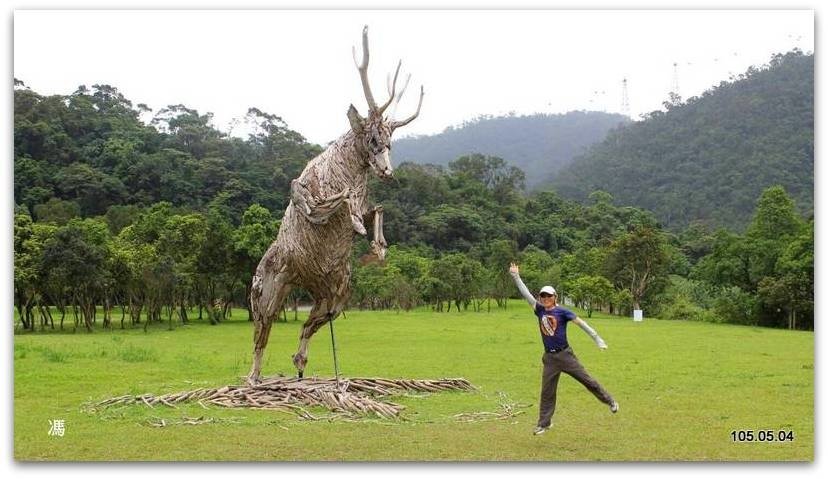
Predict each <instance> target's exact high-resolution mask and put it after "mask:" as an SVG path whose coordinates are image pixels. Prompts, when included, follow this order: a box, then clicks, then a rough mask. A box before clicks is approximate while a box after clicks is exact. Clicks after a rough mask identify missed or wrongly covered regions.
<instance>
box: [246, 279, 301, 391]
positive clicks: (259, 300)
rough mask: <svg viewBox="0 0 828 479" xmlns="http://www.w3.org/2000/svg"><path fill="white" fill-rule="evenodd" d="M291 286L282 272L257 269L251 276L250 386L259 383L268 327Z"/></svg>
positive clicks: (268, 334) (268, 331)
mask: <svg viewBox="0 0 828 479" xmlns="http://www.w3.org/2000/svg"><path fill="white" fill-rule="evenodd" d="M291 288H292V285H291V284H290V283H289V282H288V275H287V274H286V273H284V272H281V273H274V272H272V271H262V268H259V269H258V270H257V271H256V275H255V276H253V285H252V287H251V288H250V309H251V312H252V313H253V327H254V331H253V365H252V366H251V368H250V374H249V375H248V376H247V382H248V384H250V385H253V384H256V383H258V382H259V376H260V374H261V370H262V355H263V354H264V350H265V348H266V347H267V340H268V338H269V337H270V327H271V325H272V324H273V320H274V319H276V316H277V315H278V313H279V311H280V310H281V309H282V303H284V301H285V298H286V297H287V295H288V293H290V290H291Z"/></svg>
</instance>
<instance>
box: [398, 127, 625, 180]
mask: <svg viewBox="0 0 828 479" xmlns="http://www.w3.org/2000/svg"><path fill="white" fill-rule="evenodd" d="M628 121H629V119H628V118H627V117H625V116H623V115H618V114H615V113H604V112H595V111H589V112H587V111H573V112H569V113H565V114H561V115H549V114H536V115H526V116H518V115H509V116H499V117H492V116H482V117H479V118H476V119H475V120H472V121H468V122H466V123H464V124H462V125H459V126H456V127H449V128H446V130H445V131H443V132H442V133H439V134H436V135H423V136H415V137H408V138H401V139H399V140H397V141H395V142H394V155H395V157H396V158H397V159H398V160H400V161H411V162H414V163H421V164H423V163H432V164H437V165H443V166H447V165H448V164H449V162H451V161H454V160H455V159H457V158H458V157H460V156H464V155H469V154H473V153H480V154H483V155H491V156H497V157H499V158H503V159H504V160H506V161H507V162H508V163H509V164H510V165H512V166H516V167H518V168H520V169H522V170H523V171H525V172H526V175H527V176H526V185H527V186H528V187H529V188H536V187H538V186H540V185H541V184H542V183H544V182H546V181H548V179H549V175H550V174H553V173H555V172H557V171H558V170H559V169H560V168H562V167H563V166H565V165H567V164H569V163H570V162H571V161H572V159H573V158H574V157H576V156H577V155H579V154H582V153H583V152H584V151H585V150H586V148H587V147H588V146H590V145H592V144H593V143H597V142H599V141H601V140H603V139H604V137H605V136H606V135H607V132H609V131H610V130H611V129H612V128H615V127H616V126H618V125H619V124H623V123H626V122H628Z"/></svg>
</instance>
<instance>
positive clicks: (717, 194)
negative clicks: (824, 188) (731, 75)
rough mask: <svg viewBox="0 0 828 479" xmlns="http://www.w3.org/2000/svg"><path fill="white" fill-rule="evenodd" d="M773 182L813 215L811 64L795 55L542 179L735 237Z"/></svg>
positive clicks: (617, 136) (577, 195)
mask: <svg viewBox="0 0 828 479" xmlns="http://www.w3.org/2000/svg"><path fill="white" fill-rule="evenodd" d="M776 184H779V185H782V186H783V187H784V188H785V189H786V191H787V192H788V194H789V195H790V196H791V197H792V198H793V199H794V200H795V201H796V203H797V206H798V207H799V208H800V210H801V212H802V213H805V214H808V213H809V212H812V211H813V207H814V203H813V195H814V57H813V55H805V54H802V53H801V52H799V51H793V52H790V53H787V54H785V55H782V54H778V55H775V56H774V57H773V58H772V59H771V62H770V63H769V64H768V65H765V66H762V67H759V68H754V67H751V68H750V69H749V70H748V71H747V72H746V73H744V74H743V75H740V76H739V77H738V78H737V79H735V80H734V81H732V82H722V83H721V84H720V85H719V86H718V87H715V88H713V89H711V90H709V91H707V92H705V93H704V94H703V95H702V96H701V97H694V98H691V99H689V100H688V101H687V102H686V103H678V104H673V105H671V106H670V107H669V108H668V111H667V112H653V113H651V114H650V115H649V117H648V118H647V119H646V120H644V121H640V122H635V123H630V124H628V125H626V126H624V127H622V128H619V129H617V130H615V131H613V132H612V133H610V134H609V135H608V136H607V137H606V139H605V140H604V141H602V142H601V143H599V144H597V145H594V146H593V147H592V148H591V149H590V150H589V151H588V152H587V153H586V154H585V155H583V156H581V157H579V158H576V159H575V161H573V162H572V163H571V164H569V165H568V167H566V168H564V169H563V170H562V171H560V172H559V174H557V175H556V176H555V177H554V178H551V186H552V187H553V188H555V189H556V190H558V191H559V192H560V193H561V194H562V195H564V196H568V197H570V198H574V199H585V198H586V197H587V196H588V195H589V194H590V193H591V192H592V191H594V190H604V191H607V192H609V193H610V194H612V195H613V196H614V197H615V200H616V203H617V204H624V205H634V206H638V207H641V208H646V209H649V210H651V211H653V212H655V213H656V214H657V215H658V217H659V218H660V219H661V221H663V222H664V224H665V225H666V226H668V227H670V228H680V227H682V226H684V225H687V224H688V223H689V222H690V221H692V220H696V219H700V220H704V221H706V222H708V223H710V224H712V225H715V226H725V227H728V228H732V229H736V230H740V229H742V228H743V227H744V226H745V225H746V224H747V222H748V221H749V219H750V215H751V213H752V212H753V210H754V206H755V202H756V198H758V197H759V195H760V194H761V192H762V190H763V189H765V188H767V187H768V186H771V185H776Z"/></svg>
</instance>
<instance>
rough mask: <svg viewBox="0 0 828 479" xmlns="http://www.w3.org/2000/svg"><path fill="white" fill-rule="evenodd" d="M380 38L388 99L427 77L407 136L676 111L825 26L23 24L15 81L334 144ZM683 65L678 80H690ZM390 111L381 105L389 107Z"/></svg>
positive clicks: (790, 20)
mask: <svg viewBox="0 0 828 479" xmlns="http://www.w3.org/2000/svg"><path fill="white" fill-rule="evenodd" d="M364 24H367V25H369V39H370V42H371V43H370V45H371V61H370V66H369V74H370V77H371V84H372V87H373V91H374V96H375V97H377V98H378V99H382V98H384V97H385V95H386V88H385V82H386V74H387V73H388V72H389V71H391V70H392V69H393V68H394V66H395V64H396V61H397V59H400V58H401V59H402V60H403V72H404V73H409V72H410V73H411V74H412V80H411V85H410V86H409V90H408V93H407V94H406V96H405V98H404V99H403V102H402V104H401V105H400V109H399V114H398V116H403V115H406V116H407V115H408V114H410V112H413V110H414V109H415V107H416V100H417V89H418V88H419V85H420V84H423V85H424V86H425V90H426V97H425V100H424V104H423V109H422V113H421V115H420V117H419V118H418V119H417V120H416V121H415V122H413V123H411V124H410V125H408V126H407V127H406V128H405V130H400V132H399V133H398V134H402V135H409V134H430V133H436V132H440V131H442V130H443V129H444V128H445V127H447V126H449V125H456V124H459V123H462V122H463V121H464V120H468V119H471V118H474V117H476V116H478V115H481V114H494V115H498V114H504V113H507V112H510V111H514V112H515V113H517V114H526V113H535V112H546V113H562V112H567V111H571V110H599V111H609V112H619V111H620V110H621V91H622V87H621V85H622V79H623V78H627V80H628V91H629V104H630V113H631V116H633V117H634V118H638V117H639V115H640V114H642V113H646V112H650V111H652V110H655V109H659V108H661V103H662V102H663V101H665V99H666V98H667V94H668V92H669V91H670V90H671V88H672V85H673V81H674V76H677V80H678V86H679V93H680V94H681V95H682V96H683V97H684V98H687V97H689V96H693V95H698V94H700V93H702V92H703V91H704V90H706V89H708V88H710V87H711V86H713V85H716V84H718V83H719V82H721V81H723V80H727V79H728V77H729V76H731V75H734V74H739V73H742V72H744V71H745V70H746V69H747V67H748V66H750V65H759V64H763V63H766V62H767V61H768V60H769V58H770V56H771V55H772V54H773V53H776V52H785V51H788V50H790V49H792V48H794V47H798V48H800V49H802V50H804V51H813V49H814V17H813V13H812V12H811V11H809V10H799V11H796V10H792V11H779V10H775V11H770V10H765V11H745V10H740V11H677V10H670V11H636V10H628V11H89V10H86V11H84V10H79V11H35V10H32V11H21V10H18V11H16V12H15V13H14V76H15V78H18V79H20V80H23V81H24V82H25V83H26V85H28V86H29V87H31V88H32V89H34V90H35V91H37V92H39V93H43V94H70V93H71V92H73V91H74V90H75V89H76V88H77V86H78V85H81V84H85V85H92V84H96V83H107V84H110V85H113V86H115V87H117V88H118V89H119V90H120V91H121V92H122V93H123V94H124V95H125V96H126V97H127V98H128V99H130V100H132V101H133V103H136V104H137V103H146V104H147V105H149V106H150V107H151V108H153V109H155V110H158V109H160V108H162V107H164V106H166V105H169V104H177V103H183V104H185V105H186V106H188V107H190V108H195V109H197V110H199V111H200V112H202V113H204V112H213V113H214V115H215V116H214V118H215V121H214V123H215V125H216V126H217V127H219V128H220V129H222V130H224V131H227V129H228V126H229V123H230V121H231V120H232V119H233V118H234V117H242V116H244V114H245V112H246V111H247V109H248V108H249V107H251V106H255V107H258V108H259V109H261V110H263V111H266V112H269V113H274V114H277V115H279V116H281V117H282V118H283V119H284V120H285V121H286V122H287V123H288V125H289V126H290V127H291V128H292V129H295V130H297V131H299V132H300V133H302V134H303V135H305V136H306V137H307V138H308V139H309V140H310V141H313V142H316V143H320V144H325V143H327V142H328V141H330V140H333V139H335V138H336V137H337V136H339V135H340V134H341V133H343V132H344V131H345V129H346V128H347V127H348V122H347V119H346V116H345V112H346V110H347V107H348V105H349V103H354V105H355V106H356V107H357V108H358V109H359V110H360V111H361V112H363V113H364V112H365V109H366V103H365V99H364V96H363V94H362V89H361V85H360V82H359V77H358V75H357V72H356V69H355V67H354V63H353V59H352V56H351V47H352V45H356V46H357V47H358V48H359V44H360V35H361V31H362V26H363V25H364ZM674 64H675V65H676V66H674ZM378 101H380V100H378Z"/></svg>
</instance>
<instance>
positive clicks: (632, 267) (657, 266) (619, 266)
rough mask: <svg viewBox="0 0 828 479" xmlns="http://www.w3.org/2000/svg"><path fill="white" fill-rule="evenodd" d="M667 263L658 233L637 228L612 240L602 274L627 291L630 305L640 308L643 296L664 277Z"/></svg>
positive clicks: (667, 258)
mask: <svg viewBox="0 0 828 479" xmlns="http://www.w3.org/2000/svg"><path fill="white" fill-rule="evenodd" d="M668 265H669V255H668V253H667V247H666V241H665V240H664V237H663V236H662V234H661V233H660V232H658V231H656V230H654V229H652V228H649V227H638V228H635V229H633V230H632V231H630V232H628V233H626V234H624V235H623V236H621V237H620V238H619V239H617V240H616V241H614V242H613V243H612V245H611V246H610V252H609V255H608V256H607V262H606V273H607V277H609V278H612V280H613V281H614V282H615V284H616V285H617V286H618V287H619V288H625V289H628V290H629V291H630V293H631V294H632V303H633V308H634V309H641V302H642V300H643V299H644V297H645V296H646V295H647V294H648V293H650V292H651V290H652V287H653V286H654V285H657V284H658V283H659V281H660V280H664V279H665V275H666V272H667V267H668Z"/></svg>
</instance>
